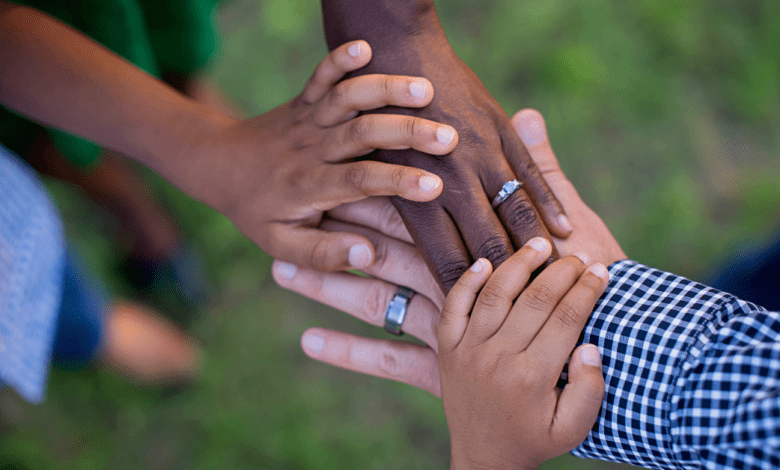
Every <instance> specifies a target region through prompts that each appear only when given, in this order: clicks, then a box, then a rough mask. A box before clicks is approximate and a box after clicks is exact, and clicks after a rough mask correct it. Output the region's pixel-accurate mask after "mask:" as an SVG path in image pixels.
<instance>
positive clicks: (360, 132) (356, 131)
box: [349, 116, 374, 142]
mask: <svg viewBox="0 0 780 470" xmlns="http://www.w3.org/2000/svg"><path fill="white" fill-rule="evenodd" d="M373 130H374V122H373V120H372V119H371V116H361V117H358V118H356V119H353V120H351V121H349V138H350V139H351V140H353V141H356V142H365V141H366V140H368V138H369V137H370V136H371V134H372V132H373Z"/></svg>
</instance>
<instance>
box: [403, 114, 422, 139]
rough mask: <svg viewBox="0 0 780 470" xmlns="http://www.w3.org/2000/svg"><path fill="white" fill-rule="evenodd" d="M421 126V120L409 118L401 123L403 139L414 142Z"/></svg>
mask: <svg viewBox="0 0 780 470" xmlns="http://www.w3.org/2000/svg"><path fill="white" fill-rule="evenodd" d="M421 126H422V119H420V118H416V117H409V118H407V119H404V121H403V129H402V130H401V131H402V133H403V136H404V138H406V139H407V140H408V141H409V142H412V141H414V139H415V138H416V137H417V135H418V134H419V133H420V128H421Z"/></svg>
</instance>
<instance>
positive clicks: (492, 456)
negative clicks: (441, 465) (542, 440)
mask: <svg viewBox="0 0 780 470" xmlns="http://www.w3.org/2000/svg"><path fill="white" fill-rule="evenodd" d="M458 447H460V446H457V445H455V444H453V447H452V458H451V461H450V470H536V469H538V468H539V466H538V465H536V464H532V463H528V462H526V461H525V460H524V459H522V458H521V457H520V456H517V455H512V456H509V455H506V454H504V455H501V453H500V452H495V451H490V450H489V449H487V448H485V447H483V446H480V449H479V450H474V451H473V452H471V451H467V450H465V449H461V450H460V451H458Z"/></svg>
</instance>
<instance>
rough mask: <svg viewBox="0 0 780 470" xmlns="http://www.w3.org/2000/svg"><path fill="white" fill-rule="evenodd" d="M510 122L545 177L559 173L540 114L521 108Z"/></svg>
mask: <svg viewBox="0 0 780 470" xmlns="http://www.w3.org/2000/svg"><path fill="white" fill-rule="evenodd" d="M511 123H512V127H514V129H515V132H517V134H518V135H519V136H520V139H521V140H522V141H523V144H525V147H526V148H527V149H528V152H529V154H530V155H531V158H532V159H533V161H534V163H536V167H537V168H539V171H540V172H541V173H542V175H544V177H545V179H547V178H548V174H550V173H561V166H560V164H558V159H557V158H555V153H554V152H553V150H552V147H551V146H550V139H549V137H548V135H547V125H546V124H545V122H544V118H543V117H542V114H541V113H540V112H539V111H537V110H535V109H523V110H521V111H518V112H517V114H515V115H514V116H513V117H512V120H511Z"/></svg>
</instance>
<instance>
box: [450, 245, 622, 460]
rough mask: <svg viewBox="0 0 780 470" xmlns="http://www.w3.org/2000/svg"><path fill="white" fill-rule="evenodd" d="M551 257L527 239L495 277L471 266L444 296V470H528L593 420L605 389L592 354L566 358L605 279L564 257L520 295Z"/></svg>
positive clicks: (596, 268)
mask: <svg viewBox="0 0 780 470" xmlns="http://www.w3.org/2000/svg"><path fill="white" fill-rule="evenodd" d="M551 251H552V247H551V245H550V242H549V241H547V240H546V239H544V238H533V239H531V241H530V242H529V243H528V244H527V245H526V246H524V247H523V248H521V249H520V250H519V251H518V252H517V253H516V254H514V255H513V256H512V257H511V258H509V259H508V260H507V261H506V262H505V263H504V264H502V265H501V266H500V267H498V268H497V269H496V270H495V272H493V270H492V269H491V266H490V263H488V262H487V261H486V260H484V259H481V260H477V262H476V263H475V264H474V265H473V266H472V267H471V269H469V270H468V271H466V273H465V274H464V275H463V277H461V278H460V279H459V280H458V282H457V283H456V284H455V287H453V288H452V290H451V291H450V294H449V295H448V296H447V301H446V302H445V304H444V309H442V312H441V320H440V321H439V370H440V371H441V387H442V401H443V402H444V412H445V414H446V415H447V424H448V426H449V430H450V441H451V447H452V465H451V467H452V468H453V469H482V468H484V469H488V468H489V469H518V468H537V467H538V466H539V464H541V463H542V462H543V461H545V460H547V459H550V458H552V457H557V456H558V455H560V454H562V453H564V452H568V451H570V450H571V449H573V448H574V447H576V446H577V445H578V444H579V443H580V442H582V441H583V440H584V439H585V437H587V435H588V432H589V431H590V428H591V427H592V426H593V423H594V422H595V421H596V417H597V416H598V411H599V408H600V407H601V400H602V399H603V398H604V387H605V385H604V377H603V375H602V372H601V358H600V356H599V353H598V349H597V348H596V347H595V346H593V345H582V346H580V347H578V348H577V349H575V350H574V352H573V353H572V352H571V351H572V349H574V347H575V345H576V343H577V339H578V337H579V335H580V331H581V330H582V327H583V326H584V324H585V321H586V320H587V319H588V316H589V314H590V312H591V310H592V309H593V306H594V305H595V304H596V300H598V298H599V296H600V295H601V294H602V293H603V292H604V288H605V287H606V285H607V278H608V273H607V270H606V268H605V267H604V265H602V264H600V263H596V264H593V265H591V266H590V267H587V269H586V265H585V263H583V262H582V260H581V259H580V258H578V257H577V256H566V257H564V258H561V259H560V260H558V261H556V262H555V263H553V264H552V265H550V266H549V267H548V268H547V269H545V270H544V271H543V272H542V273H541V274H540V275H539V276H538V277H537V278H536V279H535V280H534V281H533V282H531V283H530V284H528V287H527V288H526V285H527V283H528V281H529V279H530V278H531V274H532V273H533V271H534V269H536V268H538V267H539V266H541V265H542V263H543V262H544V261H545V260H546V259H547V258H548V257H549V256H550V253H551ZM491 274H492V275H491ZM521 292H522V293H521ZM518 296H519V297H518ZM514 299H517V300H516V301H514ZM570 357H571V362H570V364H569V367H568V371H567V372H568V375H567V384H566V386H565V387H564V388H563V389H561V388H558V387H557V386H556V384H557V382H558V380H559V378H560V374H561V371H562V370H563V368H564V365H565V364H566V360H567V359H569V358H570Z"/></svg>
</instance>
